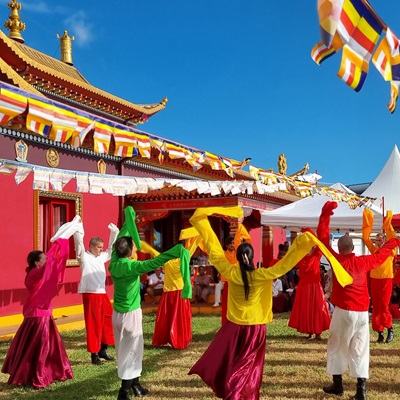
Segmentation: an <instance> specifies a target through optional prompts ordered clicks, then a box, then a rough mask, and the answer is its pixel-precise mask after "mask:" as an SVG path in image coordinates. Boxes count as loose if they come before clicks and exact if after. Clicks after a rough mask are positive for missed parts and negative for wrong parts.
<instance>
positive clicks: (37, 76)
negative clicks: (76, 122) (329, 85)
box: [0, 0, 168, 124]
mask: <svg viewBox="0 0 400 400" xmlns="http://www.w3.org/2000/svg"><path fill="white" fill-rule="evenodd" d="M8 6H9V8H10V9H11V14H10V17H9V20H7V21H6V23H5V26H6V28H7V29H9V30H10V34H9V36H7V35H5V34H4V33H3V32H2V31H0V59H1V60H2V61H4V62H5V63H6V64H7V65H8V66H9V67H10V68H11V69H13V70H14V71H15V73H16V74H18V75H19V76H20V77H21V78H22V80H19V79H17V78H16V76H15V75H14V76H13V77H10V75H11V73H10V71H7V72H6V73H5V71H4V70H3V69H1V72H2V73H3V74H5V76H7V78H8V82H9V83H12V84H14V85H16V86H18V87H20V88H21V89H24V90H28V91H32V90H30V89H29V87H28V86H30V87H32V88H33V89H35V90H36V91H38V92H41V93H43V94H44V95H45V96H46V97H50V98H51V97H54V98H57V99H60V100H63V101H66V102H71V103H72V104H74V106H79V105H82V106H84V107H90V109H92V110H97V111H100V112H101V113H103V114H105V115H108V116H109V118H116V119H117V120H118V122H120V123H131V124H140V123H143V122H146V121H147V120H148V119H149V118H150V117H151V116H153V115H154V114H156V113H158V112H159V111H161V110H163V109H164V108H165V107H166V103H167V101H168V100H167V99H166V98H164V99H162V100H161V101H160V102H159V103H153V104H135V103H131V102H129V101H127V100H124V99H122V98H120V97H117V96H114V95H112V94H110V93H108V92H106V91H104V90H101V89H99V88H97V87H95V86H93V85H92V84H90V83H89V82H88V81H87V80H86V79H85V78H84V76H83V75H82V74H81V73H80V72H79V71H78V70H77V69H76V68H75V67H74V66H73V65H72V56H71V54H69V56H70V57H69V58H68V57H65V54H64V56H63V55H62V56H63V58H64V61H61V60H57V59H55V58H53V57H50V56H48V55H47V54H44V53H42V52H40V51H38V50H35V49H33V48H31V47H29V46H27V45H25V44H23V42H24V39H23V37H22V35H21V31H23V30H25V24H24V23H23V22H22V21H21V18H20V16H19V10H20V9H21V4H20V3H18V2H17V1H16V0H12V2H10V3H8ZM58 37H59V38H60V41H61V48H62V50H63V47H64V53H65V43H63V42H65V40H66V39H67V41H68V43H70V48H69V49H67V53H68V51H69V53H70V52H71V39H73V37H72V38H71V37H69V36H68V33H67V31H64V35H63V36H61V37H60V36H58ZM63 45H64V46H63ZM62 52H63V51H62ZM3 80H4V79H3ZM23 81H25V82H26V84H27V85H25V84H23Z"/></svg>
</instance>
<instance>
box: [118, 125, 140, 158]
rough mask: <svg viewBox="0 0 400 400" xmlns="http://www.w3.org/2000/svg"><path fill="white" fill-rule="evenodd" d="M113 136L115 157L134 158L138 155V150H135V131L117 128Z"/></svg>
mask: <svg viewBox="0 0 400 400" xmlns="http://www.w3.org/2000/svg"><path fill="white" fill-rule="evenodd" d="M113 135H114V140H115V152H114V155H115V156H119V157H133V156H135V155H137V150H136V148H135V145H136V139H135V133H134V132H133V131H130V130H129V129H120V128H117V127H115V128H114V131H113Z"/></svg>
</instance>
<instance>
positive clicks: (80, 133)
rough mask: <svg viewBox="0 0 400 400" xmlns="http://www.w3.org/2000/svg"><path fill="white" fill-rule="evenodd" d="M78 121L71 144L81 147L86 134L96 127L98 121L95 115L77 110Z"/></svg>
mask: <svg viewBox="0 0 400 400" xmlns="http://www.w3.org/2000/svg"><path fill="white" fill-rule="evenodd" d="M76 121H77V125H76V128H75V131H74V132H73V134H72V140H71V145H72V146H73V147H80V146H82V145H83V142H84V140H85V138H86V135H87V134H88V133H89V132H90V131H91V130H92V129H94V125H95V122H96V121H95V117H94V116H93V115H91V114H86V113H82V112H81V111H80V110H76Z"/></svg>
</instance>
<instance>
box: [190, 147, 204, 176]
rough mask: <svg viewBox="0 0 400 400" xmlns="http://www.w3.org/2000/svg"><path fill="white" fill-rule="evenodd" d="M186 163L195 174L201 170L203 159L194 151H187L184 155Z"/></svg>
mask: <svg viewBox="0 0 400 400" xmlns="http://www.w3.org/2000/svg"><path fill="white" fill-rule="evenodd" d="M186 161H187V163H188V164H189V165H190V166H191V167H192V168H193V171H194V172H196V171H198V170H199V169H200V168H203V165H202V164H203V163H204V157H203V155H202V154H200V153H197V152H196V151H188V154H187V155H186Z"/></svg>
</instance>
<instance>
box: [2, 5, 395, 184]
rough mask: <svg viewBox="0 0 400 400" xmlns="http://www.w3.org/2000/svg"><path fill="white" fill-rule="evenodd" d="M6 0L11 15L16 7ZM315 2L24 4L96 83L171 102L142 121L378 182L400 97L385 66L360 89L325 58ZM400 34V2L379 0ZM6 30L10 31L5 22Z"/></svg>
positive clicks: (38, 34) (37, 31)
mask: <svg viewBox="0 0 400 400" xmlns="http://www.w3.org/2000/svg"><path fill="white" fill-rule="evenodd" d="M7 2H8V0H7V1H5V0H0V11H1V14H0V16H1V18H2V19H3V20H6V19H7V18H8V15H9V9H8V8H7ZM316 3H317V2H316V1H315V0H314V1H300V0H291V1H287V2H283V1H275V2H272V1H265V0H202V1H195V0H168V1H165V0H163V1H162V0H153V1H151V2H147V1H137V0H121V1H118V2H114V1H104V0H103V1H89V0H87V1H83V0H79V1H77V0H69V1H68V2H66V1H61V0H60V1H59V0H52V1H50V0H47V1H32V0H30V1H23V0H22V10H21V12H20V15H21V18H22V20H23V22H25V23H26V25H27V27H26V30H25V31H24V32H23V37H24V39H25V44H26V45H28V46H31V47H33V48H36V49H38V50H40V51H42V52H44V53H46V54H48V55H51V56H53V57H56V58H59V54H60V51H59V41H58V39H57V38H56V34H60V35H61V34H62V33H63V31H64V29H67V30H68V33H69V34H70V35H74V36H75V41H74V42H73V61H74V66H75V67H76V68H77V69H78V70H79V71H80V72H81V73H82V74H83V75H84V76H85V78H86V79H87V80H88V81H89V82H90V83H91V84H93V85H94V86H96V87H99V88H101V89H103V90H106V91H108V92H110V93H112V94H115V95H117V96H119V97H122V98H124V99H126V100H129V101H132V102H134V103H138V104H143V103H158V102H159V101H161V100H162V98H163V97H168V100H169V101H168V105H167V108H166V110H164V111H162V112H160V113H159V114H157V115H155V116H154V117H152V118H151V119H150V121H149V122H148V123H146V124H144V125H141V126H139V128H140V129H142V130H145V131H147V132H150V133H153V134H155V135H159V136H162V137H165V138H168V139H171V140H174V141H177V142H180V143H182V144H185V145H188V146H191V147H196V148H199V149H202V150H208V151H210V152H213V153H216V154H219V155H223V156H225V157H228V158H233V159H236V160H242V159H244V158H246V157H251V158H252V162H251V164H252V165H254V166H256V167H259V168H265V169H269V168H273V169H274V170H275V171H277V160H278V155H279V154H280V153H284V154H285V156H286V158H287V164H288V174H290V173H293V172H295V171H297V170H299V169H301V168H302V167H303V166H304V165H305V163H306V162H308V163H309V165H310V170H309V172H315V171H318V173H319V174H320V175H321V176H322V179H321V182H324V183H334V182H339V181H340V182H342V183H344V184H354V183H364V182H371V181H373V180H374V179H375V177H376V176H377V175H378V174H379V172H380V170H381V169H382V168H383V166H384V164H385V162H386V160H387V159H388V158H389V156H390V154H391V152H392V150H393V147H394V145H395V144H398V145H399V144H400V143H399V142H400V141H399V140H398V137H399V132H400V105H399V108H398V110H397V111H396V112H395V113H394V114H393V115H391V114H390V113H389V111H388V110H387V108H386V104H387V103H388V101H389V83H388V82H385V81H384V80H383V79H382V78H381V76H380V75H379V73H378V72H377V70H376V69H375V67H374V66H373V65H372V63H371V65H370V71H369V74H368V77H367V79H366V82H365V84H364V87H363V89H362V90H361V91H360V92H359V93H356V92H354V91H353V90H352V89H350V88H349V87H348V86H347V85H345V84H344V83H343V82H342V81H341V80H340V79H339V78H338V77H337V76H336V73H337V71H338V69H339V66H340V57H341V54H336V55H335V56H333V57H331V58H330V59H328V60H327V61H325V63H324V64H323V65H322V66H320V67H319V66H317V65H316V64H315V63H314V62H313V61H312V59H311V57H310V51H311V49H312V47H313V46H314V44H315V43H317V42H318V41H319V40H320V38H319V26H318V16H317V5H316ZM370 3H371V4H372V6H373V7H374V9H375V10H376V11H377V13H378V14H379V15H380V17H381V18H382V19H383V20H384V21H385V22H386V23H387V24H388V25H389V27H390V28H391V29H392V30H393V31H394V33H395V34H397V36H400V19H399V18H398V16H399V15H400V2H399V1H396V0H379V1H378V0H370ZM2 29H3V32H6V33H8V31H7V30H6V29H5V28H2Z"/></svg>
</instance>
